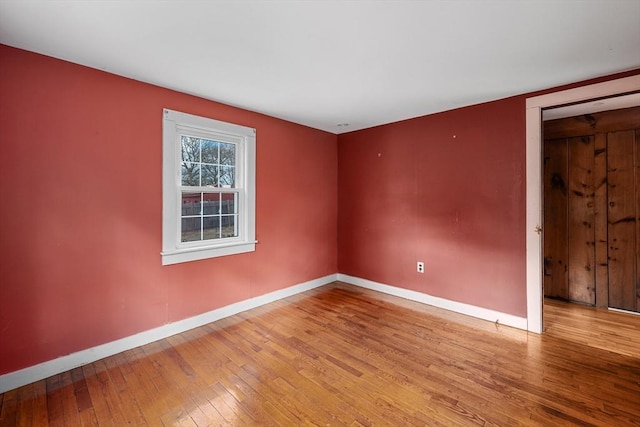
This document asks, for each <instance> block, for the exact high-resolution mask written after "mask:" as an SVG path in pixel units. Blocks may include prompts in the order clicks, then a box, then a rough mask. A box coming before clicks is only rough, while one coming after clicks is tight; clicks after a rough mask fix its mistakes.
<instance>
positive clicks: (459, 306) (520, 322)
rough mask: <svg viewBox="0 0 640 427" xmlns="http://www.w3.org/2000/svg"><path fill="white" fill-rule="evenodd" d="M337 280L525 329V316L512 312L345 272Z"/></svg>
mask: <svg viewBox="0 0 640 427" xmlns="http://www.w3.org/2000/svg"><path fill="white" fill-rule="evenodd" d="M338 280H339V281H341V282H344V283H349V284H350V285H355V286H360V287H362V288H366V289H371V290H372V291H378V292H382V293H385V294H389V295H394V296H397V297H400V298H404V299H408V300H411V301H416V302H420V303H422V304H427V305H432V306H434V307H438V308H444V309H445V310H449V311H454V312H456V313H460V314H465V315H467V316H472V317H477V318H478V319H483V320H489V321H491V322H498V323H500V324H501V325H506V326H512V327H514V328H518V329H524V330H527V318H526V317H518V316H514V315H512V314H506V313H501V312H499V311H494V310H490V309H488V308H483V307H476V306H474V305H470V304H465V303H462V302H457V301H451V300H448V299H444V298H439V297H434V296H431V295H428V294H423V293H422V292H417V291H411V290H409V289H403V288H398V287H395V286H390V285H385V284H383V283H378V282H373V281H371V280H367V279H361V278H359V277H353V276H349V275H346V274H338Z"/></svg>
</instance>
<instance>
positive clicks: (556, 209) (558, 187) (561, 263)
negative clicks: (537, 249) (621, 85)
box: [543, 107, 640, 311]
mask: <svg viewBox="0 0 640 427" xmlns="http://www.w3.org/2000/svg"><path fill="white" fill-rule="evenodd" d="M544 125H545V126H544V136H545V140H544V245H543V250H544V283H543V285H544V295H545V296H547V297H554V298H560V299H564V300H569V301H575V302H580V303H585V304H591V305H594V304H595V305H598V306H600V307H607V306H611V307H615V308H621V309H625V310H632V311H640V129H639V128H640V107H633V108H627V109H623V110H616V111H611V112H603V113H597V114H592V115H584V116H578V117H571V118H567V119H560V120H552V121H549V122H545V124H544Z"/></svg>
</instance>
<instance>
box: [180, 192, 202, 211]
mask: <svg viewBox="0 0 640 427" xmlns="http://www.w3.org/2000/svg"><path fill="white" fill-rule="evenodd" d="M201 194H202V193H182V216H193V215H198V216H199V215H201V214H202V212H201V206H200V198H201V197H202V196H201Z"/></svg>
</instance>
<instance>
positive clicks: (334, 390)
mask: <svg viewBox="0 0 640 427" xmlns="http://www.w3.org/2000/svg"><path fill="white" fill-rule="evenodd" d="M544 313H545V327H546V332H545V333H544V334H543V335H536V334H529V333H527V332H524V331H520V330H516V329H513V328H509V327H506V326H502V325H497V324H494V323H491V322H485V321H481V320H477V319H473V318H469V317H466V316H462V315H458V314H455V313H451V312H447V311H445V310H441V309H437V308H433V307H428V306H424V305H421V304H418V303H413V302H411V301H407V300H402V299H399V298H396V297H392V296H388V295H384V294H379V293H376V292H372V291H368V290H364V289H360V288H356V287H351V286H348V285H343V284H340V283H335V284H332V285H329V286H325V287H322V288H319V289H315V290H313V291H309V292H306V293H304V294H301V295H297V296H295V297H291V298H288V299H286V300H282V301H278V302H276V303H273V304H270V305H268V306H264V307H260V308H258V309H254V310H251V311H248V312H245V313H241V314H239V315H236V316H232V317H230V318H227V319H224V320H221V321H218V322H215V323H212V324H209V325H206V326H203V327H200V328H198V329H195V330H192V331H189V332H186V333H183V334H179V335H176V336H173V337H170V338H167V339H164V340H161V341H158V342H156V343H152V344H149V345H146V346H143V347H139V348H136V349H133V350H130V351H127V352H124V353H121V354H118V355H115V356H112V357H109V358H106V359H103V360H100V361H98V362H95V363H91V364H89V365H85V366H83V367H80V368H77V369H74V370H72V371H70V372H65V373H63V374H60V375H56V376H53V377H51V378H48V379H47V380H43V381H39V382H37V383H34V384H30V385H28V386H25V387H21V388H19V389H17V390H12V391H9V392H7V393H4V394H3V395H0V425H2V426H13V425H34V426H47V425H50V426H55V425H69V426H76V425H77V426H80V425H107V426H110V425H114V426H123V425H136V426H137V425H150V426H160V425H181V426H182V425H184V426H205V425H267V426H268V425H273V426H289V425H294V426H295V425H322V426H340V425H346V426H369V425H394V426H406V425H429V426H433V425H442V426H451V425H500V426H516V425H526V426H531V425H545V426H551V425H553V426H561V425H581V426H591V425H596V426H602V425H611V426H627V425H635V426H640V316H633V315H629V314H621V313H615V312H609V311H607V310H601V309H592V308H587V307H582V306H576V305H569V304H564V303H560V302H557V301H547V302H546V304H545V312H544Z"/></svg>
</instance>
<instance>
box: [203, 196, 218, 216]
mask: <svg viewBox="0 0 640 427" xmlns="http://www.w3.org/2000/svg"><path fill="white" fill-rule="evenodd" d="M202 200H203V203H202V205H203V209H202V213H203V214H204V215H219V214H220V194H218V193H204V194H203V195H202Z"/></svg>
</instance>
